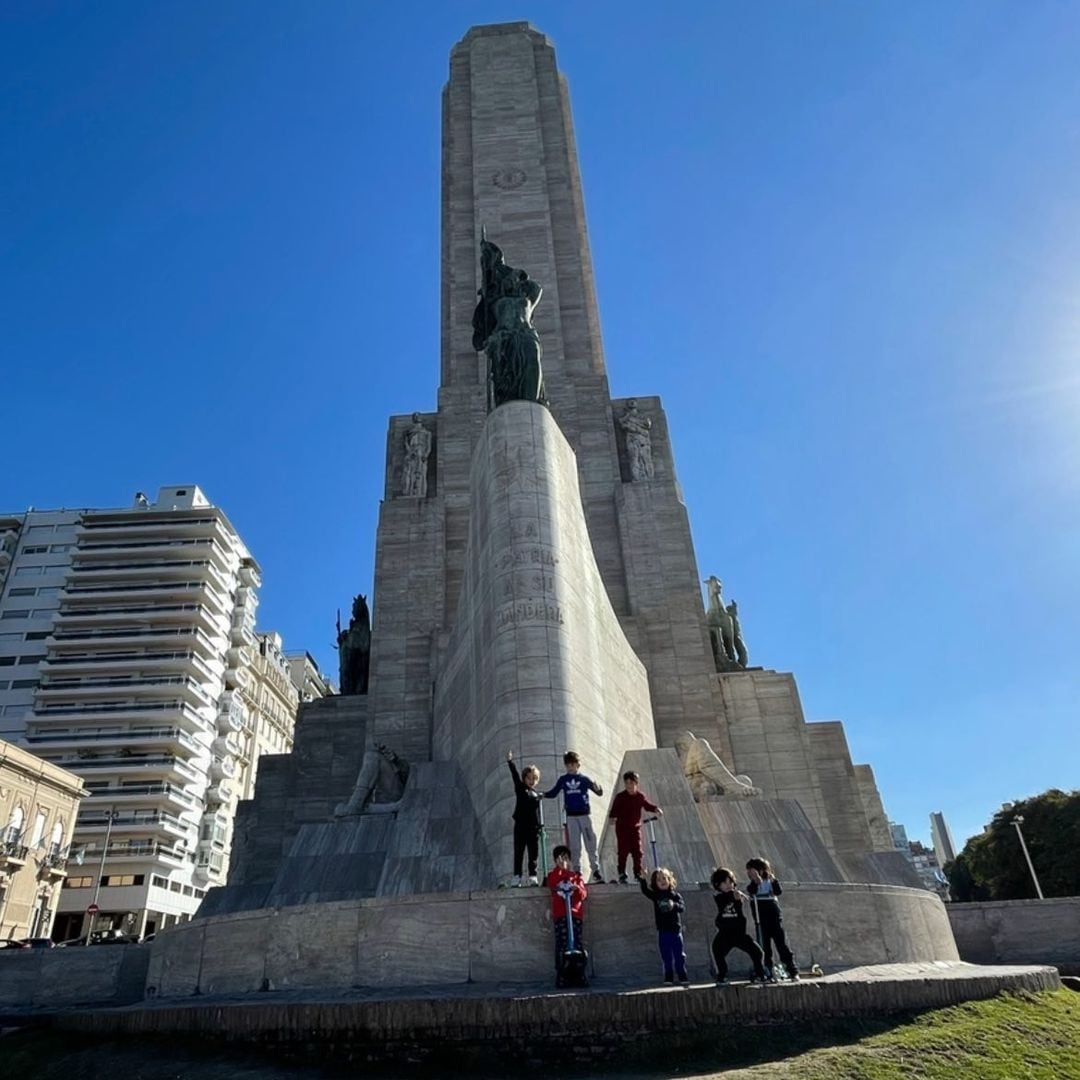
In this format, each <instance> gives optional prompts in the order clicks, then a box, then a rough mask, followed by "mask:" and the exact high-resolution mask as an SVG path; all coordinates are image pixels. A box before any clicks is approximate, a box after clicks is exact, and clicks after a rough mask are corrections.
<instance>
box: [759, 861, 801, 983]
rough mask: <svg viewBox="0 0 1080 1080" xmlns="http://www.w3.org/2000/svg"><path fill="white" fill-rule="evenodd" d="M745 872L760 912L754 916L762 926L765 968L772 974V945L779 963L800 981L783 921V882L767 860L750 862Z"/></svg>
mask: <svg viewBox="0 0 1080 1080" xmlns="http://www.w3.org/2000/svg"><path fill="white" fill-rule="evenodd" d="M746 872H747V874H748V875H749V876H750V882H749V884H748V885H747V886H746V891H747V892H748V893H749V894H750V896H751V897H752V898H753V900H754V906H755V907H756V909H757V915H756V916H755V917H756V919H757V921H758V923H759V925H760V926H761V941H762V944H763V946H764V948H765V966H766V967H767V968H768V969H769V970H770V972H771V971H772V966H773V944H775V945H776V951H777V952H778V953H779V954H780V963H782V964H783V965H784V967H785V968H786V969H787V973H788V976H789V977H790V978H791V979H793V980H795V981H796V982H797V981H798V978H799V969H798V967H796V965H795V957H794V956H792V955H791V949H789V948H788V943H787V935H786V934H785V933H784V918H783V915H781V913H780V900H779V896H780V894H781V893H782V892H783V891H784V890H783V889H782V888H780V882H779V881H777V880H776V877H775V875H774V874H773V872H772V867H771V866H769V860H768V859H750V861H749V862H747V864H746Z"/></svg>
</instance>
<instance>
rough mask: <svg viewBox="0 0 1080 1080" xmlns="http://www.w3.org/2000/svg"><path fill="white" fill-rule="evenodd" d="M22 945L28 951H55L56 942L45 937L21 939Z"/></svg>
mask: <svg viewBox="0 0 1080 1080" xmlns="http://www.w3.org/2000/svg"><path fill="white" fill-rule="evenodd" d="M23 945H25V946H26V948H28V949H55V948H56V942H55V941H53V939H52V938H47V937H28V938H23Z"/></svg>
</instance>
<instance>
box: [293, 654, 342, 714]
mask: <svg viewBox="0 0 1080 1080" xmlns="http://www.w3.org/2000/svg"><path fill="white" fill-rule="evenodd" d="M285 659H286V660H287V661H288V662H289V674H290V675H291V676H292V681H293V684H294V685H295V686H296V689H297V690H299V691H300V700H301V702H304V701H317V700H318V699H319V698H324V697H330V695H331V694H336V693H337V687H336V686H335V685H334V684H333V683H332V682H331V681H330V680H329V679H328V678H327V677H326V676H325V675H323V673H322V672H321V671H320V670H319V665H318V664H317V663H316V662H315V657H313V656H312V655H311V653H309V652H293V653H286V654H285Z"/></svg>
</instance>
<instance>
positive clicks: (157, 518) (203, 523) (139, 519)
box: [76, 510, 232, 548]
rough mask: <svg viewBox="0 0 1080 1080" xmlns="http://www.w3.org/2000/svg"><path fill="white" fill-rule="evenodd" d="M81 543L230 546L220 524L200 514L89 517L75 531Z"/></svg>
mask: <svg viewBox="0 0 1080 1080" xmlns="http://www.w3.org/2000/svg"><path fill="white" fill-rule="evenodd" d="M76 535H77V536H78V538H79V540H80V544H79V547H80V548H81V547H82V541H86V542H88V543H96V544H99V543H104V542H106V541H108V540H114V541H120V542H124V543H130V542H132V540H133V538H137V539H138V540H186V539H199V538H203V539H213V540H218V541H220V542H222V543H223V544H225V545H227V546H228V547H231V546H232V538H231V537H230V536H229V534H228V532H227V531H226V529H225V527H224V526H223V525H222V524H221V522H220V520H219V519H218V518H217V517H215V516H214V515H213V514H208V513H201V514H197V515H196V516H192V517H186V516H184V511H182V510H178V511H177V510H174V511H164V510H147V511H144V512H143V513H141V514H140V513H129V514H126V515H125V516H124V517H123V518H121V517H120V516H119V515H115V516H114V515H111V514H110V515H100V516H99V515H96V514H95V515H88V516H86V517H84V518H83V520H82V523H81V524H80V526H79V528H78V529H77V531H76Z"/></svg>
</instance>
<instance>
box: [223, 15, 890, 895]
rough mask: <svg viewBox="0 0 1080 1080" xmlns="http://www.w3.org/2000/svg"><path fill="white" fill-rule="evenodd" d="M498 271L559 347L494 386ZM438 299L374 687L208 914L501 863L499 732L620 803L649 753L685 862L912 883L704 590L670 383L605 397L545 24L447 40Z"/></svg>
mask: <svg viewBox="0 0 1080 1080" xmlns="http://www.w3.org/2000/svg"><path fill="white" fill-rule="evenodd" d="M485 238H486V239H485ZM482 251H483V253H484V254H483V256H482ZM494 252H497V253H498V256H497V258H496V256H495V254H493V253H494ZM503 259H505V263H502V262H500V261H499V260H503ZM483 260H487V261H486V262H484V261H483ZM493 260H494V261H493ZM509 264H512V265H509ZM485 267H486V269H485ZM493 267H494V269H493ZM514 267H525V268H527V270H523V271H518V270H514V269H513V268H514ZM485 274H488V275H489V277H490V275H491V274H495V275H496V277H497V276H498V275H500V274H501V275H502V277H501V278H499V280H501V281H503V282H504V283H506V289H507V290H508V291H507V296H508V297H510V298H511V299H514V300H515V303H518V305H519V307H520V308H521V311H522V312H525V314H522V315H520V318H519V322H520V323H521V325H522V326H525V327H527V332H528V334H532V335H533V337H530V338H529V339H528V340H529V341H530V342H533V341H534V340H536V341H538V342H539V343H540V344H539V345H537V346H536V359H537V361H538V360H539V355H540V347H541V346H542V390H541V389H539V386H540V384H539V383H538V384H537V391H536V393H534V394H533V395H532V400H504V399H501V398H500V396H499V393H498V392H497V389H498V388H497V387H495V389H494V390H493V379H494V378H495V376H494V375H493V371H494V368H493V364H492V361H491V348H490V346H489V347H488V349H487V352H486V353H485V351H483V344H484V338H485V336H486V335H487V333H488V332H489V331H490V332H494V331H492V328H493V327H496V324H497V323H498V319H499V318H502V317H503V316H498V317H497V316H496V314H495V313H494V308H492V311H489V312H487V313H486V315H483V316H482V317H481V322H483V320H484V319H486V320H487V322H486V323H485V324H484V327H483V328H482V332H481V329H478V324H477V322H476V318H477V317H478V316H477V296H478V292H480V293H481V305H480V306H481V308H483V305H484V303H485V300H484V290H485V289H486V288H487V283H488V278H486V277H485ZM515 275H516V276H515ZM526 298H527V302H526ZM526 309H527V310H526ZM506 310H509V309H504V315H505V312H506ZM441 318H442V334H441V362H440V385H439V390H438V407H437V409H436V410H435V411H434V412H424V411H417V412H413V413H410V414H409V415H404V416H395V417H392V418H391V420H390V424H389V431H388V435H387V444H386V467H385V478H384V483H385V492H384V497H383V501H382V504H381V508H380V513H379V523H378V535H377V544H376V563H375V589H374V596H373V604H372V628H373V629H372V633H371V639H370V642H371V644H370V662H369V666H368V667H367V668H365V671H367V672H369V674H368V682H367V684H366V685H367V692H366V693H359V694H354V695H346V696H342V697H338V698H336V699H328V700H323V701H318V702H312V703H310V704H309V705H307V706H305V707H304V710H303V711H302V714H301V716H300V718H299V719H298V722H297V729H296V751H295V753H294V755H293V756H292V757H291V758H287V759H285V758H283V759H279V760H272V761H270V762H268V763H267V764H265V765H264V766H263V769H262V773H261V774H260V780H259V785H258V789H257V792H256V798H255V799H254V800H253V802H252V803H251V804H249V805H247V806H246V807H245V808H244V810H243V811H242V813H241V815H240V817H239V819H238V828H237V832H238V837H237V842H236V847H237V849H238V851H237V853H236V854H235V855H234V863H233V871H232V873H231V874H230V880H229V886H228V887H227V888H226V889H224V890H221V891H220V892H219V894H216V895H215V894H212V895H211V896H210V897H209V898H208V901H207V904H206V905H205V910H206V912H207V913H215V912H223V911H228V910H237V909H241V908H247V907H258V906H262V905H265V904H286V903H296V902H299V901H300V900H303V899H311V898H313V897H316V896H317V897H318V898H320V899H346V898H350V897H356V896H379V895H393V894H401V893H423V892H437V891H439V890H449V889H459V888H478V887H485V886H490V885H492V884H494V883H495V882H496V880H497V879H498V878H499V877H500V876H504V875H505V873H506V871H507V870H508V869H509V867H508V865H507V864H508V851H507V845H508V838H507V836H506V835H505V834H506V832H507V830H506V827H505V822H506V819H507V818H508V817H509V809H510V806H509V804H510V802H511V801H512V791H511V789H510V785H509V783H508V778H507V777H506V776H505V767H504V766H502V764H501V762H502V761H503V759H504V758H505V753H506V750H507V749H512V750H514V751H515V753H516V754H517V755H519V756H525V757H527V758H528V759H529V760H530V761H531V760H536V761H537V762H538V763H539V764H540V766H541V768H542V769H543V770H544V774H545V778H550V777H552V776H553V774H554V773H555V772H557V771H561V761H560V756H561V752H562V750H563V749H566V748H568V747H570V748H573V749H576V750H578V751H579V752H581V753H582V754H583V755H585V756H586V758H587V760H588V762H589V771H590V773H591V774H592V775H594V777H595V778H596V779H598V780H599V781H600V782H601V783H602V784H603V785H605V792H606V796H605V799H606V798H609V797H610V795H611V793H612V791H613V789H614V788H615V787H616V785H617V780H618V776H619V774H620V772H621V770H622V768H623V767H624V766H625V765H626V764H627V763H630V764H632V765H633V767H637V768H639V769H640V770H641V771H643V772H646V771H647V772H648V774H649V776H650V777H651V778H652V779H651V782H652V783H653V788H654V790H658V789H662V792H663V799H664V805H665V806H666V807H672V808H673V809H674V811H675V812H674V813H673V814H670V815H669V816H668V817H667V818H665V821H666V822H667V823H668V825H667V829H668V835H667V836H666V837H665V843H666V845H667V846H666V850H668V851H670V852H673V853H677V854H678V856H679V859H680V860H681V865H682V866H683V867H684V868H685V869H684V871H683V873H684V874H689V875H691V880H695V879H696V880H701V879H702V876H703V875H705V874H707V870H708V867H709V866H711V865H713V864H715V862H717V861H723V860H725V859H728V860H730V859H731V858H733V857H734V858H737V857H738V855H737V854H736V853H737V852H742V851H745V850H746V849H747V848H748V847H750V846H753V847H755V848H758V849H760V850H768V851H771V852H773V853H774V854H775V858H774V862H776V863H777V864H778V866H779V868H780V871H781V873H784V874H786V875H787V876H788V877H790V878H797V879H801V880H810V881H815V880H816V881H862V882H873V881H885V882H888V881H894V882H903V883H911V878H910V877H909V876H908V875H907V869H906V864H905V863H904V862H903V860H902V858H896V857H895V853H894V852H893V851H892V847H891V844H890V843H889V837H888V832H887V826H886V821H885V816H884V812H883V810H882V807H881V800H880V797H879V796H878V793H877V789H876V785H875V784H874V780H873V774H872V772H871V771H870V769H869V767H868V766H855V765H853V764H852V761H851V758H850V755H849V753H848V748H847V743H846V740H845V737H844V733H843V729H842V727H841V725H840V724H838V723H819V724H807V723H806V722H805V720H804V717H803V714H802V708H801V704H800V702H799V697H798V691H797V689H796V687H795V683H794V679H793V678H792V676H791V675H789V674H786V673H782V672H776V671H771V670H765V669H762V668H755V667H749V666H748V661H747V656H746V650H745V646H744V644H743V643H742V640H741V637H740V636H739V633H738V629H737V609H736V608H735V606H734V605H733V604H728V605H725V604H724V601H723V596H722V583H721V582H720V581H719V579H717V578H715V577H711V578H710V579H709V582H710V586H709V591H710V601H709V609H708V611H706V610H705V608H704V606H703V604H702V594H701V584H702V576H703V575H702V569H703V568H700V567H699V566H698V563H697V558H696V555H695V552H694V548H693V542H692V539H691V533H690V524H689V518H688V515H687V510H686V507H685V505H684V503H683V501H682V496H681V491H680V488H679V485H678V482H677V478H676V473H675V463H674V459H673V455H672V450H671V443H670V440H669V437H668V428H667V420H666V417H665V414H664V411H663V408H662V406H661V403H660V401H659V399H658V398H656V397H651V396H647V395H645V394H641V395H639V396H637V397H636V398H633V399H613V398H612V397H611V396H610V390H609V387H608V380H607V372H606V367H605V361H604V352H603V344H602V341H601V334H600V322H599V316H598V309H597V302H596V293H595V286H594V281H593V273H592V264H591V259H590V254H589V243H588V235H587V230H586V225H585V211H584V201H583V197H582V188H581V178H580V174H579V169H578V161H577V151H576V147H575V142H574V133H573V126H572V122H571V115H570V106H569V98H568V93H567V87H566V83H565V80H564V78H563V76H562V75H561V74H560V73H559V71H558V69H557V66H556V62H555V52H554V49H553V47H552V45H551V43H550V41H549V40H548V39H547V37H546V36H545V35H543V34H542V33H539V32H538V31H537V30H535V29H534V28H532V27H531V26H530V25H529V24H527V23H507V24H501V25H495V26H480V27H474V28H473V29H471V30H470V31H469V32H468V33H467V34H466V35H465V37H464V38H463V39H462V41H461V42H459V43H458V44H457V45H456V46H455V47H454V49H453V51H452V53H451V57H450V78H449V81H448V83H447V85H446V87H445V90H444V92H443V166H442V314H441ZM507 325H508V326H509V325H510V324H509V323H508V324H507ZM496 329H497V327H496ZM503 329H504V330H505V332H506V333H512V332H516V331H513V330H510V329H506V328H505V327H504V328H503ZM500 332H502V331H500ZM523 332H524V331H523ZM530 347H532V346H530ZM510 396H511V398H513V397H515V396H520V395H510ZM708 569H710V570H711V569H712V568H711V567H710V568H708ZM365 611H366V608H365ZM365 662H367V660H366V658H365ZM452 793H456V794H453V797H452ZM459 795H460V797H459ZM605 805H606V803H605ZM601 809H602V810H603V809H604V807H603V806H602V807H601ZM597 820H598V821H599V820H600V819H599V816H597ZM300 881H303V882H304V885H303V886H300V885H299V884H298V882H300Z"/></svg>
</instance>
